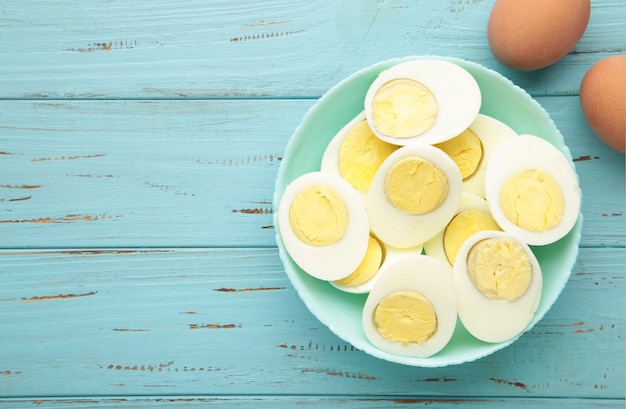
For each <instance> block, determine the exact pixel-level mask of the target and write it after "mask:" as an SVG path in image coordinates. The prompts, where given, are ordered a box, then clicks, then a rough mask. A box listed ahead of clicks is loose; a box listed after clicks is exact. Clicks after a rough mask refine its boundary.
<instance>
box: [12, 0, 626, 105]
mask: <svg viewBox="0 0 626 409" xmlns="http://www.w3.org/2000/svg"><path fill="white" fill-rule="evenodd" d="M492 4H493V2H492V1H482V0H478V1H459V0H448V1H443V2H439V3H437V4H433V3H431V2H422V1H413V2H408V1H384V2H382V1H368V2H364V3H360V4H359V6H356V7H355V5H354V4H351V3H346V2H330V1H323V0H315V1H309V0H298V1H287V0H269V1H264V2H262V3H259V2H256V1H239V2H229V1H211V2H205V1H200V0H194V1H187V2H178V3H172V2H167V1H143V2H137V1H135V2H132V3H128V2H122V1H106V0H98V1H91V2H89V4H87V5H81V6H80V7H79V6H76V7H68V6H67V4H64V3H63V2H54V1H26V2H24V1H5V2H3V4H2V9H1V10H0V38H2V42H1V43H0V55H3V56H4V58H3V60H2V64H0V98H127V97H130V98H214V97H268V96H289V97H303V96H308V97H317V96H320V95H321V94H323V93H324V92H325V91H326V90H327V89H328V88H329V87H331V86H332V85H333V84H335V83H336V82H338V81H339V80H341V79H343V78H345V77H346V76H348V75H349V74H351V73H352V72H354V71H356V70H358V69H361V68H364V67H366V66H368V65H370V64H372V63H374V62H378V61H380V60H384V59H388V58H394V57H402V56H405V55H428V54H438V55H450V56H455V57H460V58H465V59H470V60H473V61H476V62H478V63H480V64H483V65H485V66H487V67H489V68H493V69H496V70H498V71H500V72H502V73H504V74H505V75H507V76H509V77H510V78H511V79H512V80H513V81H514V82H515V83H517V84H519V85H520V86H522V87H523V88H526V89H528V90H529V92H531V93H532V94H533V95H563V94H576V93H577V92H578V86H579V83H580V79H581V78H582V76H583V74H584V72H585V71H586V70H587V69H588V68H589V67H590V66H591V65H592V64H593V62H595V61H597V60H598V59H599V58H601V57H604V56H607V55H612V54H619V53H623V52H624V50H626V37H625V36H624V35H623V34H624V33H623V21H625V20H626V9H625V8H624V7H623V2H622V1H621V0H597V1H594V2H593V3H592V14H591V19H590V22H589V26H588V28H587V30H586V32H585V35H584V36H583V38H582V39H581V40H580V42H579V43H578V44H577V45H576V47H575V48H574V50H573V51H572V52H570V54H569V55H567V56H566V57H565V58H563V59H562V60H561V61H560V62H559V63H557V64H555V65H553V66H552V67H550V68H548V69H545V70H541V71H539V72H534V73H523V72H517V71H513V70H510V69H507V68H505V67H503V66H502V65H500V64H499V63H497V61H496V60H495V59H494V58H493V56H492V55H491V52H490V51H489V47H488V43H487V39H486V26H487V20H488V18H489V12H490V10H491V6H492ZM243 10H245V12H242V11H243Z"/></svg>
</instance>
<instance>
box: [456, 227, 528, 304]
mask: <svg viewBox="0 0 626 409" xmlns="http://www.w3.org/2000/svg"><path fill="white" fill-rule="evenodd" d="M467 273H468V275H469V278H470V280H471V281H472V283H473V284H474V287H476V289H477V290H478V291H480V293H481V294H482V295H484V296H485V297H487V298H490V299H495V300H508V301H514V300H516V299H518V298H519V297H521V296H522V295H524V293H525V292H526V290H528V287H529V286H530V281H531V279H532V266H531V264H530V260H529V258H528V255H527V254H526V252H525V251H524V249H523V247H522V246H521V245H520V244H519V243H518V242H517V241H515V240H513V239H511V238H493V239H485V240H482V241H480V242H478V243H476V244H475V245H474V246H473V247H472V249H471V250H470V251H469V253H468V256H467Z"/></svg>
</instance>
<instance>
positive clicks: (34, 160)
mask: <svg viewBox="0 0 626 409" xmlns="http://www.w3.org/2000/svg"><path fill="white" fill-rule="evenodd" d="M103 156H107V155H106V154H105V153H96V154H93V155H73V156H59V157H55V158H35V159H31V160H30V161H31V162H45V161H51V160H77V159H92V158H101V157H103Z"/></svg>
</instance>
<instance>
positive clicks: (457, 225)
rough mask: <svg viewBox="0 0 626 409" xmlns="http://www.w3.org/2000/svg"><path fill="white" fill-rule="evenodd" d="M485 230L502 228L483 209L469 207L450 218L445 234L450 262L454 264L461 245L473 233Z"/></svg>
mask: <svg viewBox="0 0 626 409" xmlns="http://www.w3.org/2000/svg"><path fill="white" fill-rule="evenodd" d="M483 230H500V226H498V224H497V223H496V221H495V220H494V219H493V217H491V213H489V212H488V211H486V210H483V209H468V210H464V211H462V212H459V213H457V214H456V216H454V217H453V218H452V220H450V223H448V226H447V227H446V229H445V231H444V234H443V248H444V250H445V252H446V258H447V259H448V262H449V263H450V264H454V260H455V259H456V255H457V253H458V252H459V248H461V245H462V244H463V243H464V242H465V240H467V239H468V238H469V237H470V236H471V235H473V234H475V233H478V232H479V231H483Z"/></svg>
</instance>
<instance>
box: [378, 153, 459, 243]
mask: <svg viewBox="0 0 626 409" xmlns="http://www.w3.org/2000/svg"><path fill="white" fill-rule="evenodd" d="M461 186H462V179H461V173H460V171H459V168H458V167H457V165H456V164H455V163H454V161H452V159H450V157H449V156H448V155H446V154H445V153H444V152H443V151H441V150H440V149H438V148H435V147H433V146H431V145H425V144H413V145H407V146H403V147H401V148H400V149H398V150H396V151H395V152H393V153H392V154H391V155H389V156H388V157H387V159H385V161H384V162H383V163H382V164H381V165H380V167H379V168H378V171H377V172H376V175H374V179H373V180H372V184H371V186H370V190H369V192H368V195H367V211H368V214H369V218H370V227H371V230H372V232H373V233H374V234H375V235H376V236H377V237H378V238H379V239H380V240H382V241H383V242H385V243H387V244H389V245H390V246H393V247H397V248H409V247H414V246H417V245H421V244H423V243H424V242H426V241H428V240H429V239H431V238H432V237H434V236H435V235H436V234H437V233H438V232H439V231H440V230H441V229H443V228H444V227H445V225H446V224H447V223H448V222H449V221H450V219H451V218H452V216H454V213H455V212H456V210H457V208H458V206H459V202H460V200H461Z"/></svg>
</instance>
